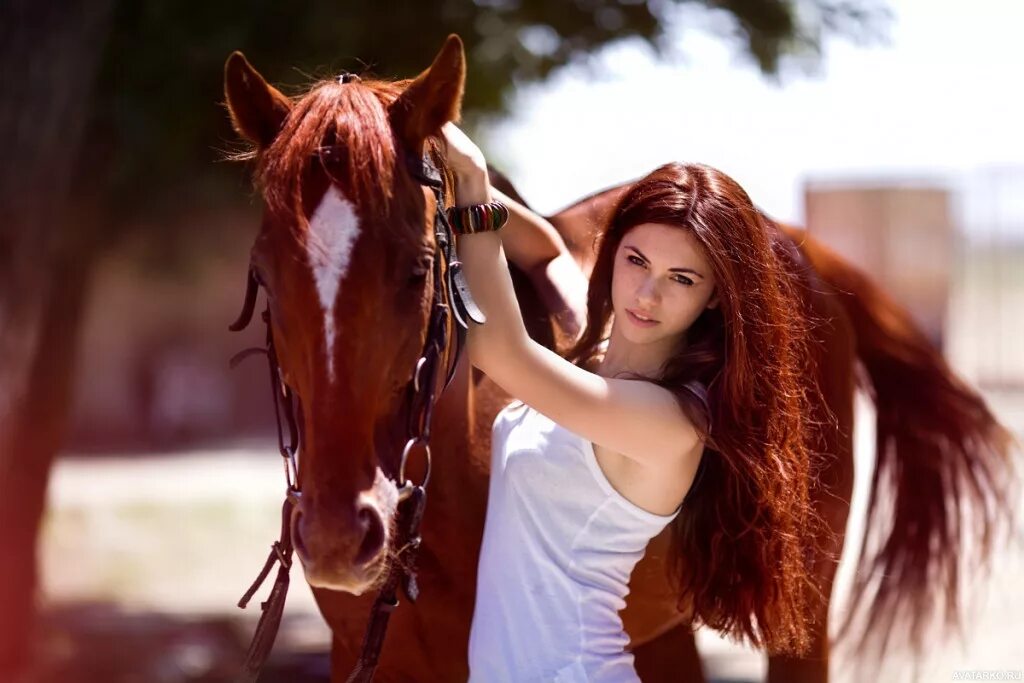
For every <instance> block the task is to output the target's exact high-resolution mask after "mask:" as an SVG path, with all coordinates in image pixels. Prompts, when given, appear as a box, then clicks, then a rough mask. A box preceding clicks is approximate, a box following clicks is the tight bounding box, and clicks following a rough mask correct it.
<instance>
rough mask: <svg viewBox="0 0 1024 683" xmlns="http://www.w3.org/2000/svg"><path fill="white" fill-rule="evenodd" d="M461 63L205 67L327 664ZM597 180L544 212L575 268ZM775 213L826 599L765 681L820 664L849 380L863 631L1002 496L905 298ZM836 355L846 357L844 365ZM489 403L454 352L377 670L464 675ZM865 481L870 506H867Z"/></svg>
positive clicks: (642, 606)
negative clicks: (813, 631) (808, 631)
mask: <svg viewBox="0 0 1024 683" xmlns="http://www.w3.org/2000/svg"><path fill="white" fill-rule="evenodd" d="M464 79H465V61H464V54H463V49H462V44H461V41H459V40H458V38H457V37H455V36H452V37H449V39H448V41H447V42H446V43H445V45H444V47H443V48H442V49H441V51H440V53H439V54H438V56H437V57H436V59H435V60H434V62H433V64H432V65H431V67H430V68H429V69H427V70H426V71H424V72H423V73H422V74H420V75H419V76H418V77H417V78H415V79H413V80H411V81H403V82H397V83H388V82H382V81H369V80H359V79H357V78H345V79H339V80H338V81H327V82H321V83H319V84H317V85H315V86H314V87H313V88H312V89H311V90H309V91H308V92H307V93H306V94H304V95H302V96H301V97H298V98H296V99H294V100H292V99H289V98H287V97H285V96H284V95H282V94H281V93H280V92H279V91H278V90H276V89H274V88H273V87H271V86H270V85H268V84H267V82H266V81H265V80H264V79H263V78H262V77H261V76H260V75H259V74H258V73H257V72H256V70H255V69H253V67H252V66H250V65H249V63H248V62H247V61H246V60H245V58H244V57H242V55H241V54H240V53H234V54H233V55H232V56H231V57H230V58H229V59H228V61H227V64H226V67H225V90H226V97H227V103H228V106H229V109H230V113H231V118H232V121H233V123H234V126H235V128H236V130H237V131H238V132H239V133H240V134H241V135H242V136H243V137H244V138H246V139H247V140H248V141H250V142H251V143H252V144H253V146H254V148H255V149H254V156H255V159H256V162H257V182H258V185H259V187H260V189H261V191H262V196H263V199H264V206H265V211H264V219H263V221H262V224H261V226H260V230H259V235H258V237H257V239H256V242H255V244H254V246H253V248H252V266H253V269H254V272H256V273H257V274H258V275H259V278H260V280H261V282H262V284H263V285H264V286H265V288H266V290H267V293H268V306H269V310H270V314H271V315H270V319H271V321H272V330H271V331H272V338H273V342H274V345H275V347H276V350H277V355H278V358H279V363H280V369H281V375H282V377H283V379H284V381H285V382H286V383H287V385H288V387H289V388H290V389H291V390H292V391H293V392H294V394H295V396H296V397H297V400H298V402H299V403H300V404H301V406H302V409H303V410H302V411H301V419H300V424H299V431H300V433H301V439H300V442H301V449H302V452H301V458H300V463H299V472H298V480H299V484H300V486H301V489H302V497H301V500H300V501H299V502H298V504H297V506H296V508H295V510H294V512H292V513H291V516H290V519H288V520H287V522H288V523H290V525H291V532H292V535H293V539H294V544H295V548H296V551H297V553H298V555H299V558H300V560H301V563H302V567H303V570H304V572H305V576H306V579H307V581H308V582H309V584H310V586H311V587H312V589H313V593H314V595H315V597H316V600H317V603H318V605H319V608H320V610H321V612H322V613H323V616H324V618H325V619H326V620H327V622H328V624H329V626H330V628H331V630H332V632H333V645H332V649H331V669H332V680H335V681H341V680H344V679H345V677H346V676H347V674H348V672H349V671H350V670H351V669H352V667H353V664H354V662H355V660H356V657H357V654H358V652H359V650H360V645H361V643H362V639H363V631H364V628H365V624H366V615H367V613H368V611H369V609H370V605H371V602H372V601H373V595H372V589H373V588H376V587H378V585H379V584H380V582H381V580H382V577H383V576H385V574H386V571H387V567H388V563H389V558H392V557H394V556H395V554H396V553H397V552H398V549H396V548H395V547H394V545H395V532H394V526H393V524H392V523H391V519H392V517H393V516H394V513H395V508H396V500H397V498H398V488H399V487H398V483H397V482H396V481H394V480H392V479H391V478H389V475H388V473H393V472H395V468H396V461H397V459H398V458H399V453H400V452H401V450H402V448H403V443H404V435H405V432H404V431H403V428H404V423H403V422H402V419H401V418H402V414H401V413H402V409H401V404H402V400H401V399H402V391H401V390H402V388H403V387H405V386H407V385H408V383H409V382H410V380H411V378H412V376H413V372H414V365H415V364H416V360H417V354H418V353H419V352H420V350H421V348H422V346H423V344H424V341H425V339H427V336H428V330H427V327H428V318H429V317H430V312H431V305H432V304H431V299H432V297H431V292H432V291H433V288H435V287H439V286H441V283H439V282H436V281H434V276H432V275H431V272H432V269H431V267H430V263H429V261H430V260H431V259H432V258H436V256H435V253H436V246H437V245H436V244H435V232H434V227H433V226H434V215H435V209H436V203H437V198H436V195H435V194H433V193H431V192H430V191H428V189H427V188H425V187H424V186H423V185H422V184H421V183H420V182H419V181H418V180H417V178H416V177H414V175H413V174H412V172H411V171H410V169H409V166H408V164H406V163H404V160H406V159H409V158H412V159H420V158H422V156H423V155H424V153H425V152H428V151H430V150H431V149H433V145H434V144H436V140H437V136H438V135H439V131H440V128H441V126H442V125H443V124H444V123H446V122H447V121H451V120H456V119H457V118H458V116H459V110H460V106H461V97H462V91H463V84H464ZM323 150H330V151H331V154H330V155H327V156H325V155H323V154H321V153H320V152H322V151H323ZM506 189H508V190H509V191H512V190H511V188H506ZM620 192H621V188H617V189H613V190H610V191H607V192H605V193H601V194H599V195H595V196H594V197H591V198H590V199H588V200H586V201H584V202H582V203H581V204H579V205H576V206H574V207H571V208H570V209H567V210H566V211H563V212H562V213H560V214H559V215H556V216H553V217H552V218H551V220H552V222H553V224H554V225H555V226H556V227H557V228H558V229H559V231H560V232H561V233H562V234H563V236H564V237H565V239H566V242H567V244H568V245H569V246H570V247H571V249H572V250H573V253H574V255H575V256H576V258H577V259H578V261H579V262H580V265H581V267H582V268H584V270H585V271H586V272H589V270H590V265H591V260H592V258H593V253H592V250H591V245H590V240H589V236H590V231H591V229H592V228H594V227H596V226H598V225H599V223H600V217H601V216H602V215H603V214H604V213H605V212H606V211H607V210H608V207H609V206H610V205H611V204H612V203H613V202H614V200H615V199H616V198H617V197H618V196H619V193H620ZM772 225H774V224H772ZM784 231H785V233H786V235H787V236H789V238H791V239H792V240H793V242H792V244H793V245H794V248H795V249H797V250H798V253H799V254H801V255H802V258H803V259H804V268H802V271H803V272H802V274H801V277H802V278H804V281H805V282H806V284H807V287H806V292H807V296H808V297H810V300H811V303H812V306H813V310H814V312H815V313H816V314H817V316H818V317H819V318H820V319H822V320H825V321H828V323H829V324H827V325H823V326H821V327H820V328H818V330H817V331H816V334H817V337H816V340H815V341H816V353H817V356H818V363H817V368H816V370H815V371H816V372H817V373H818V377H817V379H818V380H819V383H820V385H821V387H822V390H823V392H824V395H825V397H826V399H827V406H825V405H823V406H821V407H820V411H819V412H820V415H818V416H816V417H817V418H818V420H819V422H822V423H826V422H827V421H828V418H829V412H830V413H831V414H832V415H834V416H835V418H836V419H837V420H838V425H837V428H835V429H831V430H826V431H825V433H824V434H823V437H822V442H821V444H820V451H821V453H822V457H823V460H822V466H821V470H820V476H819V479H818V480H817V481H816V482H815V483H816V496H815V502H816V506H817V509H818V511H819V512H820V514H821V515H822V516H823V518H824V519H825V520H826V521H827V522H828V526H829V527H830V528H831V531H832V532H833V534H832V536H830V537H829V538H823V539H821V543H822V548H821V549H820V555H819V560H818V561H817V563H816V567H817V572H818V575H819V577H820V580H821V586H822V587H823V588H824V589H825V591H824V595H825V596H826V599H825V600H821V599H819V600H817V601H815V603H814V604H815V605H816V608H815V609H816V611H817V614H816V616H817V617H818V618H817V624H818V632H817V637H816V640H815V646H814V651H813V652H811V653H810V654H809V655H807V656H804V657H800V658H796V657H786V656H781V655H775V656H771V657H770V660H769V667H768V670H769V680H771V681H785V682H786V683H794V682H799V681H825V680H827V677H828V656H829V639H828V636H827V634H828V620H827V612H828V601H827V596H828V595H829V593H830V590H831V585H832V580H833V575H834V573H835V569H836V558H837V557H838V556H839V553H840V551H841V549H842V541H843V535H844V531H845V526H846V519H847V514H848V510H849V503H850V498H851V491H852V486H853V453H852V450H853V444H852V432H853V429H852V426H853V403H854V391H855V387H856V386H857V384H858V382H860V383H861V384H862V385H863V386H864V387H865V388H866V389H868V390H869V391H870V393H871V395H872V397H873V399H874V401H875V403H876V405H877V408H878V465H877V469H876V471H875V473H874V477H873V484H872V496H871V503H870V508H871V510H870V515H869V529H870V532H871V533H872V534H878V535H880V537H881V539H882V543H881V544H880V545H879V546H878V548H879V550H878V551H877V552H876V553H871V554H865V555H862V557H861V564H860V571H859V573H858V577H859V580H858V581H857V582H856V585H857V590H858V593H857V594H858V595H859V596H863V597H864V598H865V599H864V600H862V601H861V602H860V603H858V604H860V606H861V607H862V608H863V610H864V616H865V617H866V618H867V620H868V623H870V624H871V628H872V630H871V631H870V633H872V634H873V635H878V633H879V632H884V634H885V635H886V636H887V635H888V634H889V633H890V632H891V631H892V630H893V627H894V626H903V625H909V626H911V627H912V630H911V633H912V634H917V633H918V631H917V630H916V629H917V628H918V627H919V626H920V625H921V624H922V623H924V620H925V618H926V617H928V616H929V615H930V614H931V613H932V612H933V611H934V610H933V605H934V603H935V601H934V600H933V593H934V592H935V591H936V590H940V591H941V592H942V595H943V596H944V597H945V598H947V599H948V600H949V601H951V602H950V604H955V600H956V596H957V593H956V576H957V575H956V573H955V572H956V568H957V566H958V565H957V562H958V554H959V553H960V552H961V541H962V537H963V535H964V534H967V533H975V534H977V539H979V542H978V543H977V550H978V551H979V553H980V556H981V557H984V556H986V555H987V554H988V552H989V549H990V539H991V535H990V531H991V530H992V529H993V528H994V526H995V525H996V523H997V521H998V519H997V518H998V517H999V516H1000V515H1005V513H1006V512H1007V510H1008V507H1007V505H1006V498H1007V495H1008V489H1007V487H1008V483H1007V482H1008V481H1009V477H1008V474H1009V472H1010V471H1011V468H1010V461H1009V447H1010V437H1009V434H1008V433H1007V432H1006V431H1005V430H1004V429H1003V427H1001V426H1000V425H999V424H998V422H997V421H996V420H995V419H994V418H993V415H992V414H991V413H990V411H989V410H988V408H987V406H986V405H985V403H984V401H983V400H982V399H981V398H980V397H979V396H978V395H977V394H976V393H975V392H974V391H972V390H971V389H970V388H969V387H967V386H965V385H964V384H963V382H961V381H960V380H959V379H958V378H957V377H955V376H954V374H953V373H952V372H951V371H950V369H949V368H948V367H947V366H946V364H945V363H944V361H943V359H942V357H941V355H940V354H939V353H938V352H937V351H936V350H935V349H933V348H932V347H931V346H930V345H929V343H928V341H927V339H926V338H925V336H924V335H923V334H922V333H921V332H920V330H919V329H918V328H917V327H916V326H915V325H914V324H913V323H912V322H911V319H910V317H909V316H908V314H907V313H906V312H905V311H904V310H903V309H901V308H900V307H899V306H897V305H896V304H895V303H894V302H893V301H892V300H891V299H889V298H888V297H887V296H886V295H885V294H884V293H883V292H881V291H880V290H879V289H878V287H876V286H875V285H874V284H873V283H872V282H871V281H870V280H869V279H868V278H867V277H866V276H865V275H864V274H863V273H862V272H861V271H859V270H857V269H856V268H854V267H853V266H851V265H850V264H849V263H847V262H845V261H843V260H842V259H841V258H839V257H838V256H837V255H835V254H834V253H832V252H830V251H829V250H827V249H826V248H825V247H823V246H822V245H820V244H819V243H817V242H816V241H815V240H813V239H812V238H810V237H808V236H807V235H805V234H804V233H803V232H801V231H798V230H795V229H791V228H784ZM513 271H515V268H513ZM514 279H515V281H516V284H517V295H518V296H519V299H520V305H521V308H522V310H523V314H524V319H525V320H526V323H527V326H528V329H529V331H530V334H531V335H532V336H533V337H534V338H536V339H538V341H540V342H541V343H545V344H546V345H548V346H549V347H550V346H551V345H552V344H553V341H554V338H553V318H552V317H551V315H549V313H550V312H548V311H545V310H543V308H542V306H541V304H540V301H539V298H538V297H537V296H536V295H535V294H534V292H533V291H531V288H530V287H529V285H528V283H527V282H526V281H525V280H524V279H523V277H522V276H521V274H520V273H518V272H514ZM858 361H859V362H860V363H862V364H863V367H864V369H865V371H866V372H864V373H862V374H860V375H858V374H857V373H856V372H855V367H856V365H857V362H858ZM509 399H510V397H509V396H507V395H506V394H504V393H503V392H502V391H501V390H500V389H498V388H497V387H496V386H495V385H494V384H492V383H491V382H489V381H488V380H487V379H486V378H485V377H483V376H482V375H480V374H479V373H477V372H476V371H473V370H472V369H471V368H470V367H469V366H468V361H467V359H466V358H463V359H462V360H461V362H460V363H459V365H458V367H457V369H456V372H455V375H454V379H453V381H452V382H451V384H450V385H449V386H448V387H447V389H446V391H445V392H444V393H443V395H442V396H441V398H440V399H439V401H438V403H437V404H436V409H435V410H434V412H433V428H432V436H431V438H430V446H431V449H432V450H433V453H434V455H433V460H434V462H433V474H432V475H431V480H430V491H429V496H430V504H429V505H428V506H427V510H426V517H425V521H424V523H423V527H422V546H421V550H420V555H419V563H418V564H419V585H420V587H421V590H422V594H421V595H420V597H419V599H418V601H417V602H416V603H415V604H414V605H402V606H400V607H399V608H397V609H396V610H395V612H394V614H393V616H392V619H391V627H390V631H389V632H388V635H387V641H386V642H385V644H384V649H383V653H382V656H381V660H380V668H379V671H378V676H379V679H380V680H387V681H464V680H466V678H467V662H466V650H467V643H468V635H469V626H470V618H471V615H472V608H473V603H474V593H475V588H476V581H475V579H476V567H477V555H478V552H479V549H480V541H481V537H482V532H483V523H484V511H485V508H486V492H487V479H488V467H489V454H490V431H491V430H490V427H491V423H492V420H493V418H494V416H495V414H496V413H497V411H498V410H499V409H500V408H501V407H502V406H503V405H505V404H506V403H507V402H508V401H509ZM833 424H834V422H833ZM392 476H393V475H392ZM886 486H888V488H886ZM880 492H881V493H880ZM887 492H888V495H890V496H891V502H892V508H893V511H894V516H893V517H892V519H891V520H889V519H886V518H884V516H883V515H882V512H881V511H882V509H883V508H884V507H885V505H883V503H887V502H890V501H889V500H888V499H886V500H881V499H880V496H881V495H883V494H886V493H887ZM966 520H970V521H969V522H968V521H966ZM667 552H668V534H667V533H663V534H662V535H660V536H659V537H657V538H656V539H655V540H654V541H652V545H651V546H650V548H649V549H648V552H647V554H646V556H645V557H644V559H643V560H642V561H641V562H640V563H639V564H638V565H637V568H636V570H635V572H634V574H633V577H632V581H631V585H630V588H631V590H630V594H629V596H628V604H627V607H626V609H625V610H624V612H623V619H624V622H625V625H626V629H627V631H628V633H629V635H630V639H631V648H632V650H633V651H634V653H635V654H636V663H637V669H638V671H639V672H640V674H641V676H642V677H643V679H644V680H650V681H654V680H680V679H683V680H702V678H703V675H702V673H701V668H700V661H699V659H698V657H697V650H696V647H695V645H694V641H693V635H692V632H691V627H690V623H689V618H688V616H687V613H686V606H685V605H678V604H677V602H678V601H677V598H676V596H675V594H674V591H673V588H672V584H671V582H670V581H669V578H668V576H667V571H666V564H665V560H666V554H667Z"/></svg>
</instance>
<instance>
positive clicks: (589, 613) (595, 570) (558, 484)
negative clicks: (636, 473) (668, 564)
mask: <svg viewBox="0 0 1024 683" xmlns="http://www.w3.org/2000/svg"><path fill="white" fill-rule="evenodd" d="M491 433H492V447H491V478H490V484H489V496H488V500H487V518H486V522H485V526H484V537H483V545H482V547H481V550H480V561H479V573H478V576H477V593H476V605H475V606H474V610H473V624H472V628H471V632H470V639H469V669H470V681H471V682H472V683H501V682H503V681H508V682H509V683H513V682H514V683H530V682H540V681H544V682H545V683H547V682H550V681H555V682H556V683H582V682H584V681H587V682H592V683H610V682H614V683H622V682H623V681H639V680H640V679H639V678H638V677H637V675H636V671H635V669H634V667H633V655H632V654H631V653H628V652H626V651H625V648H626V646H627V645H628V643H629V637H628V636H627V635H626V633H625V630H624V629H623V625H622V619H621V617H620V616H619V611H620V610H621V609H622V608H623V607H625V604H626V601H625V598H626V594H627V593H628V592H629V577H630V574H631V573H632V571H633V567H634V566H635V565H636V563H637V562H638V561H639V560H640V558H641V557H643V555H644V551H645V550H646V548H647V544H648V542H649V541H650V540H651V538H653V537H654V536H656V535H657V534H658V533H659V532H660V531H661V530H662V529H663V528H664V527H665V525H667V524H668V523H669V522H670V521H672V519H673V518H674V517H675V516H676V515H677V514H679V509H678V508H677V509H676V511H675V512H674V513H673V514H671V515H657V514H654V513H651V512H648V511H646V510H643V509H641V508H639V507H637V506H636V505H635V504H633V503H631V502H630V501H629V500H627V499H626V498H625V497H623V496H622V495H621V494H620V493H619V492H617V491H616V490H615V489H614V488H613V487H612V485H611V483H610V482H609V481H608V479H607V478H606V477H605V475H604V473H603V472H602V471H601V468H600V466H599V465H598V463H597V459H596V457H595V455H594V449H593V446H592V445H591V443H590V441H589V440H588V439H585V438H583V437H582V436H579V435H578V434H575V433H573V432H570V431H569V430H567V429H565V428H564V427H562V426H560V425H558V424H557V423H555V422H553V421H552V420H550V419H548V418H547V417H545V416H544V415H542V414H541V413H539V412H537V411H536V410H534V409H533V408H530V407H529V406H527V405H525V404H524V403H522V402H520V401H515V402H513V403H511V404H510V405H508V406H506V407H505V408H504V409H503V410H502V411H501V412H499V413H498V415H497V417H496V418H495V420H494V425H493V427H492V432H491Z"/></svg>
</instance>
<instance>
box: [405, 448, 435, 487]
mask: <svg viewBox="0 0 1024 683" xmlns="http://www.w3.org/2000/svg"><path fill="white" fill-rule="evenodd" d="M418 443H419V444H422V445H423V450H424V451H425V452H426V454H427V471H426V473H425V474H424V475H423V482H422V483H421V484H420V486H422V487H423V488H426V487H427V483H428V482H430V444H429V443H427V442H425V441H420V440H419V439H418V438H415V437H414V438H412V439H409V440H408V441H406V442H405V448H403V449H402V464H401V465H400V466H399V468H398V481H399V485H400V486H403V487H404V486H405V485H406V484H407V483H408V480H407V479H406V478H405V463H406V462H407V461H408V460H409V451H410V450H412V447H413V446H414V445H416V444H418Z"/></svg>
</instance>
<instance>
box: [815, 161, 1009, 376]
mask: <svg viewBox="0 0 1024 683" xmlns="http://www.w3.org/2000/svg"><path fill="white" fill-rule="evenodd" d="M804 200H805V207H806V211H805V215H806V222H807V229H808V231H809V232H811V233H812V234H813V235H815V236H816V237H818V238H820V239H821V240H823V241H824V242H825V243H826V244H828V245H829V246H831V247H832V248H834V249H835V250H836V251H838V252H839V253H840V254H842V255H843V256H845V257H846V258H848V259H850V260H851V261H853V262H854V263H855V264H857V265H858V266H859V267H861V268H863V269H864V270H865V271H866V272H867V273H868V274H869V275H870V276H871V277H872V278H874V279H875V280H876V281H877V282H879V283H880V284H881V285H882V287H883V288H884V289H885V290H886V291H887V292H889V293H890V294H891V295H892V296H893V297H894V298H895V299H896V300H897V301H899V302H900V303H902V304H903V305H905V306H906V307H907V308H908V309H909V310H910V312H911V314H912V315H913V317H914V318H915V319H916V320H917V322H918V323H919V324H920V325H921V326H922V328H923V329H924V330H925V331H926V333H927V334H928V335H929V337H930V338H931V339H932V340H933V341H934V342H935V343H936V345H937V346H938V347H939V348H941V349H943V352H944V353H945V355H946V358H947V359H948V360H949V361H950V362H951V364H952V365H953V367H954V368H956V370H957V371H958V372H959V373H960V374H961V375H963V376H964V377H965V378H966V379H967V380H968V381H970V382H972V383H973V384H975V385H977V386H979V387H981V388H983V389H993V390H1009V391H1014V392H1019V391H1020V390H1022V389H1024V343H1022V341H1021V334H1022V333H1024V318H1022V316H1024V169H986V170H983V171H977V172H974V173H971V174H968V175H966V176H964V177H962V178H958V179H957V180H956V181H955V182H954V181H950V182H946V181H934V180H933V181H912V180H906V179H902V180H892V181H882V182H878V181H875V182H865V181H863V180H847V181H844V180H835V179H831V180H811V181H809V182H808V183H807V184H806V186H805V188H804Z"/></svg>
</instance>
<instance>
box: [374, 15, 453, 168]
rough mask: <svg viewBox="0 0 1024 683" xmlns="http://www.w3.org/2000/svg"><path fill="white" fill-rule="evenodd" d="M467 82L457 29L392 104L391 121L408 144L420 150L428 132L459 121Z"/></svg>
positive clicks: (432, 132) (436, 132)
mask: <svg viewBox="0 0 1024 683" xmlns="http://www.w3.org/2000/svg"><path fill="white" fill-rule="evenodd" d="M465 84H466V54H465V51H464V50H463V48H462V39H461V38H459V37H458V36H457V35H455V34H454V33H453V34H451V35H450V36H448V39H447V40H445V42H444V46H442V47H441V51H440V52H438V53H437V57H435V58H434V63H433V64H431V65H430V68H429V69H427V70H426V71H424V72H423V73H421V74H420V75H419V76H417V77H416V78H415V79H414V80H413V81H412V83H410V84H409V86H408V87H407V88H406V89H405V91H404V92H403V93H402V94H401V95H400V96H399V97H398V99H396V100H395V101H394V103H393V104H392V105H391V107H390V115H391V122H392V125H393V126H394V128H395V132H396V133H397V134H398V135H399V136H400V137H401V138H402V142H404V143H405V145H406V148H407V149H410V150H414V151H416V152H417V153H419V152H420V151H422V149H423V141H424V140H426V138H427V136H429V135H438V134H440V132H441V126H443V125H444V124H446V123H448V122H449V121H458V120H459V117H460V115H461V113H462V91H463V88H464V87H465Z"/></svg>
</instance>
